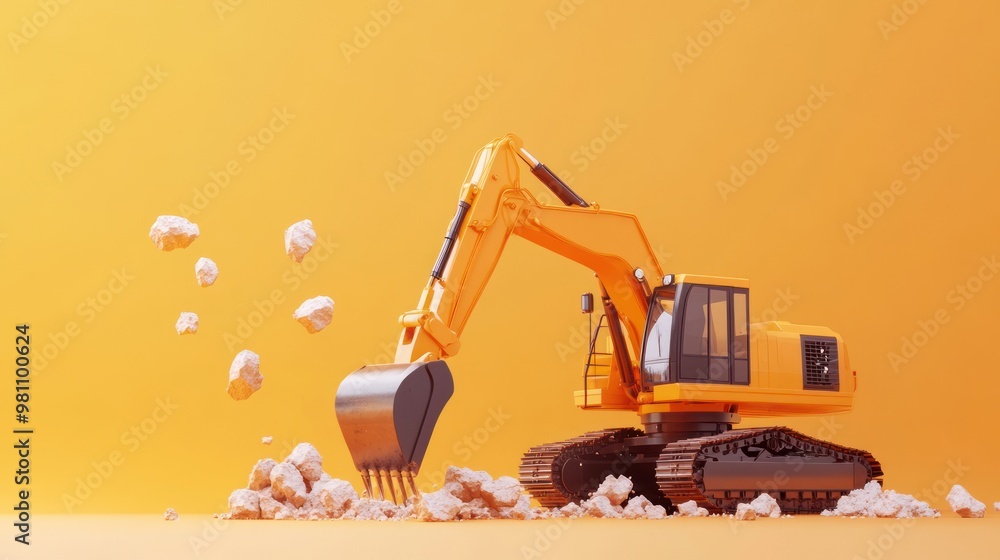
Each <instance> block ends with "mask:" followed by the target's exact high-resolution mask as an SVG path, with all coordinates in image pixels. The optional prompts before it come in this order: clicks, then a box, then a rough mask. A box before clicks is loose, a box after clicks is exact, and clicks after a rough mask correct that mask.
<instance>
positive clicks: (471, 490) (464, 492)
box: [444, 467, 493, 507]
mask: <svg viewBox="0 0 1000 560" xmlns="http://www.w3.org/2000/svg"><path fill="white" fill-rule="evenodd" d="M492 481H493V477H492V476H490V475H489V474H487V473H486V471H474V470H472V469H466V468H461V467H448V469H447V470H446V471H445V473H444V488H445V489H446V490H448V491H449V492H451V494H452V495H453V496H455V497H456V498H458V499H459V500H462V501H463V502H471V501H472V500H475V499H477V498H481V497H482V489H483V484H485V483H487V482H492ZM487 507H489V506H488V505H487Z"/></svg>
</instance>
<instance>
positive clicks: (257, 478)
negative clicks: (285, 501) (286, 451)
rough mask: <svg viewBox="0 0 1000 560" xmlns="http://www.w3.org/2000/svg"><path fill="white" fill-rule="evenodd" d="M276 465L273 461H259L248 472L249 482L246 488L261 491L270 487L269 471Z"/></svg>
mask: <svg viewBox="0 0 1000 560" xmlns="http://www.w3.org/2000/svg"><path fill="white" fill-rule="evenodd" d="M277 465H278V463H277V462H275V460H274V459H261V460H260V461H257V464H256V465H254V466H253V470H252V471H250V482H249V483H248V484H247V488H249V489H250V490H263V489H264V488H267V487H268V486H270V485H271V471H272V470H273V469H274V467H276V466H277Z"/></svg>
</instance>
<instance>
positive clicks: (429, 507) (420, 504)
mask: <svg viewBox="0 0 1000 560" xmlns="http://www.w3.org/2000/svg"><path fill="white" fill-rule="evenodd" d="M461 509H462V500H459V499H458V498H456V497H455V496H453V495H452V494H451V492H448V491H447V490H445V489H443V488H442V489H441V490H438V491H436V492H428V493H425V494H422V495H421V496H420V499H419V500H417V503H416V505H415V506H414V508H413V512H414V513H415V514H416V516H417V519H419V520H421V521H452V520H454V519H455V518H457V517H458V513H459V511H461Z"/></svg>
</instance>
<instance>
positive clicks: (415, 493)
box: [402, 469, 420, 498]
mask: <svg viewBox="0 0 1000 560" xmlns="http://www.w3.org/2000/svg"><path fill="white" fill-rule="evenodd" d="M402 475H403V476H404V477H406V482H408V483H409V485H410V491H411V492H413V497H414V498H419V497H420V491H419V490H417V485H416V483H415V482H413V471H411V470H410V469H406V470H404V471H403V473H402Z"/></svg>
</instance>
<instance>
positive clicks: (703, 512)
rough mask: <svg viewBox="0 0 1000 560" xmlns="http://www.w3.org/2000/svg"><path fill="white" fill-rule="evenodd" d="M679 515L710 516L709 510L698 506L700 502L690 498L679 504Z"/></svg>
mask: <svg viewBox="0 0 1000 560" xmlns="http://www.w3.org/2000/svg"><path fill="white" fill-rule="evenodd" d="M677 515H680V516H681V517H708V510H707V509H705V508H703V507H698V502H696V501H694V500H688V501H686V502H684V503H682V504H680V505H678V506H677Z"/></svg>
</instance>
